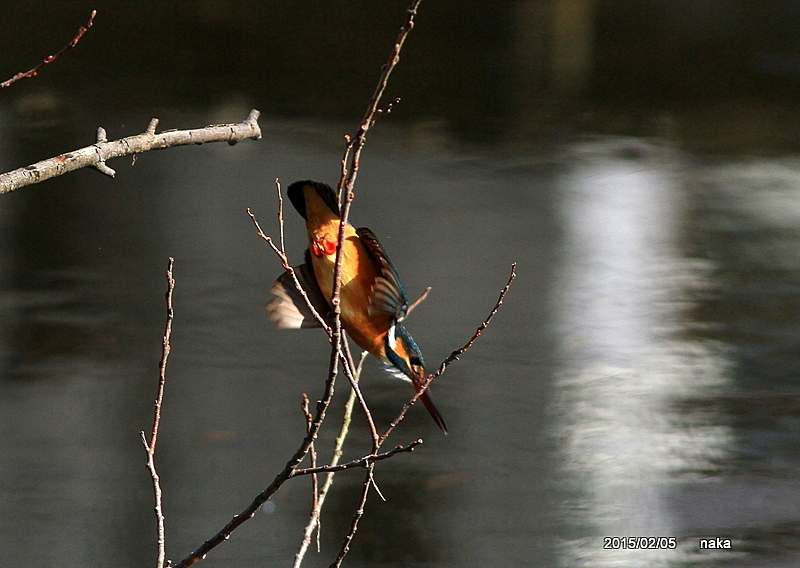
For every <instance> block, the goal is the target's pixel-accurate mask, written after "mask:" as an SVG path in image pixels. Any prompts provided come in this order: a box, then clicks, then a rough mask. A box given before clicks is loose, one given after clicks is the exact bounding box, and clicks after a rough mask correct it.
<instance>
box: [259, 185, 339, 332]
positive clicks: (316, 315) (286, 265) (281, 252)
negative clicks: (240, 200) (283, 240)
mask: <svg viewBox="0 0 800 568" xmlns="http://www.w3.org/2000/svg"><path fill="white" fill-rule="evenodd" d="M279 203H280V205H279V211H280V213H279V219H280V222H281V227H283V200H281V201H280V202H279ZM247 214H248V215H249V216H250V219H251V220H252V221H253V224H254V225H255V227H256V231H257V233H258V236H259V237H260V238H262V239H263V240H265V241H266V242H267V244H268V245H269V246H270V248H271V249H272V251H273V252H274V253H275V254H277V255H278V257H279V258H280V259H281V265H282V266H283V268H284V270H286V271H287V272H288V273H289V274H291V275H292V280H293V281H294V285H295V288H296V289H297V291H298V292H299V293H300V295H301V296H302V297H303V299H304V300H305V302H306V305H307V306H308V309H309V310H311V314H312V315H313V316H314V319H316V320H317V322H318V323H319V324H320V325H321V326H322V329H324V330H325V332H326V333H327V334H328V337H331V335H332V330H331V328H330V326H329V325H328V324H327V322H326V321H325V318H323V317H322V316H321V315H320V314H319V312H317V309H316V308H315V307H314V304H313V303H312V302H311V299H310V298H309V297H308V294H306V291H305V290H304V289H303V286H301V285H300V281H299V280H298V279H297V274H295V271H294V268H292V265H291V264H290V263H289V257H288V256H287V255H286V252H285V250H284V249H283V248H278V247H277V246H275V242H274V241H273V240H272V237H270V236H268V235H266V234H265V233H264V231H263V230H262V229H261V225H260V224H259V223H258V219H256V216H255V214H253V212H252V211H250V208H248V209H247ZM282 232H283V228H281V233H282Z"/></svg>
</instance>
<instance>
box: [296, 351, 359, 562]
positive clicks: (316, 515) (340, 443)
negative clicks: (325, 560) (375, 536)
mask: <svg viewBox="0 0 800 568" xmlns="http://www.w3.org/2000/svg"><path fill="white" fill-rule="evenodd" d="M366 356H367V352H366V351H364V352H363V353H362V354H361V360H360V361H359V363H358V367H356V373H355V375H356V378H359V377H360V376H361V369H362V366H363V364H364V359H365V358H366ZM355 402H356V391H354V390H352V389H351V390H350V395H349V397H348V399H347V402H346V403H345V405H344V417H343V418H342V426H341V427H340V429H339V435H338V436H337V438H336V443H335V445H334V449H333V456H332V457H331V462H330V465H337V464H338V463H339V460H340V459H341V457H342V448H343V447H344V441H345V439H347V434H348V432H349V430H350V420H351V418H352V416H353V407H354V406H355ZM335 475H336V472H330V473H328V475H327V476H326V478H325V483H323V484H322V489H321V490H320V492H319V499H317V506H316V508H315V509H314V510H313V511H311V516H310V518H309V520H308V524H307V525H306V528H305V531H304V532H303V542H302V543H301V544H300V548H299V550H298V551H297V554H296V555H295V557H294V565H293V568H300V565H301V564H302V563H303V558H305V555H306V551H307V550H308V545H309V544H311V535H312V534H313V532H314V530H315V529H316V531H317V551H319V549H320V546H319V539H320V532H321V527H322V521H321V516H320V515H321V513H322V506H323V504H324V503H325V498H326V497H327V495H328V491H329V490H330V488H331V486H332V485H333V478H334V476H335Z"/></svg>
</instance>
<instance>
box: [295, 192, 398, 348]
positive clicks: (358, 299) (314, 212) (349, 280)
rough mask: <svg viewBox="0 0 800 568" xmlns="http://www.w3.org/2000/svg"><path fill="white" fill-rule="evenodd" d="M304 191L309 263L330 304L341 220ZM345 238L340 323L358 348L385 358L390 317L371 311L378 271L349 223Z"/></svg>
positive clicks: (311, 193)
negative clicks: (371, 299)
mask: <svg viewBox="0 0 800 568" xmlns="http://www.w3.org/2000/svg"><path fill="white" fill-rule="evenodd" d="M304 192H305V198H306V200H305V204H306V228H307V230H308V240H309V250H310V251H311V264H312V266H313V267H314V275H315V276H316V278H317V283H318V284H319V287H320V290H322V293H323V295H324V296H325V299H326V300H327V301H328V302H329V303H330V301H331V297H332V295H333V272H334V266H335V263H336V245H337V243H338V239H339V227H340V225H341V221H340V220H339V218H338V216H336V215H335V214H334V213H333V211H331V209H330V207H328V206H327V205H326V204H325V203H324V202H323V201H322V200H321V199H319V197H318V196H317V195H316V193H315V192H314V191H313V190H312V189H311V188H306V189H304ZM344 237H345V241H344V247H343V248H342V267H341V283H342V287H341V291H340V306H341V317H342V326H343V327H344V329H345V331H347V333H348V334H349V335H350V337H352V338H353V341H355V342H356V343H357V344H358V346H359V347H361V348H362V349H365V350H366V351H369V352H370V353H371V354H372V355H374V356H375V357H377V358H378V359H381V360H384V359H385V358H386V355H385V352H384V350H385V348H384V337H385V336H386V333H387V332H388V330H389V326H390V325H391V318H388V317H382V316H380V315H378V316H375V315H373V314H371V313H370V297H371V295H372V286H373V284H374V282H375V278H376V277H377V276H378V270H377V268H376V267H375V264H374V262H373V260H372V258H371V257H370V256H369V253H368V252H367V249H366V248H365V247H364V244H363V243H362V242H361V238H360V237H359V236H358V234H357V233H356V231H355V229H354V228H353V227H352V225H350V224H349V223H348V224H347V225H346V226H345V232H344Z"/></svg>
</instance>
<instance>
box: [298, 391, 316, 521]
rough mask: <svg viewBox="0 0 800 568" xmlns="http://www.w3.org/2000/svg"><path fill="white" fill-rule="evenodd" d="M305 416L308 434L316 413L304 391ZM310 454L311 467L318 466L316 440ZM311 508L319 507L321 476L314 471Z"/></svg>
mask: <svg viewBox="0 0 800 568" xmlns="http://www.w3.org/2000/svg"><path fill="white" fill-rule="evenodd" d="M302 408H303V417H304V418H305V419H306V434H308V432H309V431H310V430H311V424H312V423H313V422H314V415H313V414H311V411H310V410H309V408H310V406H309V402H308V395H307V394H306V393H303V404H302ZM309 456H310V457H311V467H317V450H316V448H315V447H314V442H311V448H309ZM311 495H312V498H311V503H312V505H311V510H312V511H313V510H315V509H316V508H317V499H319V478H318V477H317V474H316V473H314V474H312V475H311Z"/></svg>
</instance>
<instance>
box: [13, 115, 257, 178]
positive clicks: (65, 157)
mask: <svg viewBox="0 0 800 568" xmlns="http://www.w3.org/2000/svg"><path fill="white" fill-rule="evenodd" d="M259 114H260V113H259V112H258V111H257V110H255V109H253V110H251V111H250V114H249V115H248V116H247V118H246V119H245V120H244V122H240V123H238V124H217V125H211V126H206V127H205V128H197V129H193V130H166V131H164V132H162V133H160V134H156V132H155V129H156V125H157V124H158V119H155V118H154V119H153V120H151V121H150V124H149V125H148V127H147V130H145V131H144V132H142V133H141V134H137V135H135V136H128V137H127V138H122V139H120V140H113V141H111V142H108V141H106V133H105V130H103V129H102V128H99V129H98V132H97V143H96V144H92V145H91V146H86V147H85V148H81V149H80V150H75V151H73V152H67V153H65V154H61V155H60V156H56V157H55V158H50V159H48V160H43V161H41V162H37V163H35V164H32V165H30V166H26V167H24V168H19V169H16V170H13V171H11V172H6V173H4V174H0V194H3V193H7V192H9V191H13V190H15V189H17V188H20V187H23V186H26V185H30V184H33V183H39V182H40V181H44V180H46V179H50V178H53V177H56V176H60V175H62V174H65V173H67V172H71V171H74V170H77V169H80V168H85V167H94V168H97V169H98V170H99V171H101V172H102V173H105V174H107V175H110V176H113V175H114V173H115V172H114V170H112V169H111V168H109V167H108V166H106V165H105V163H106V161H107V160H111V159H113V158H119V157H121V156H130V155H136V154H141V153H142V152H147V151H149V150H160V149H162V148H171V147H173V146H186V145H188V144H204V143H206V142H228V143H229V144H236V143H237V142H239V141H241V140H245V139H247V138H252V139H253V140H258V139H259V138H261V128H260V127H259V126H258V117H259Z"/></svg>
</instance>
